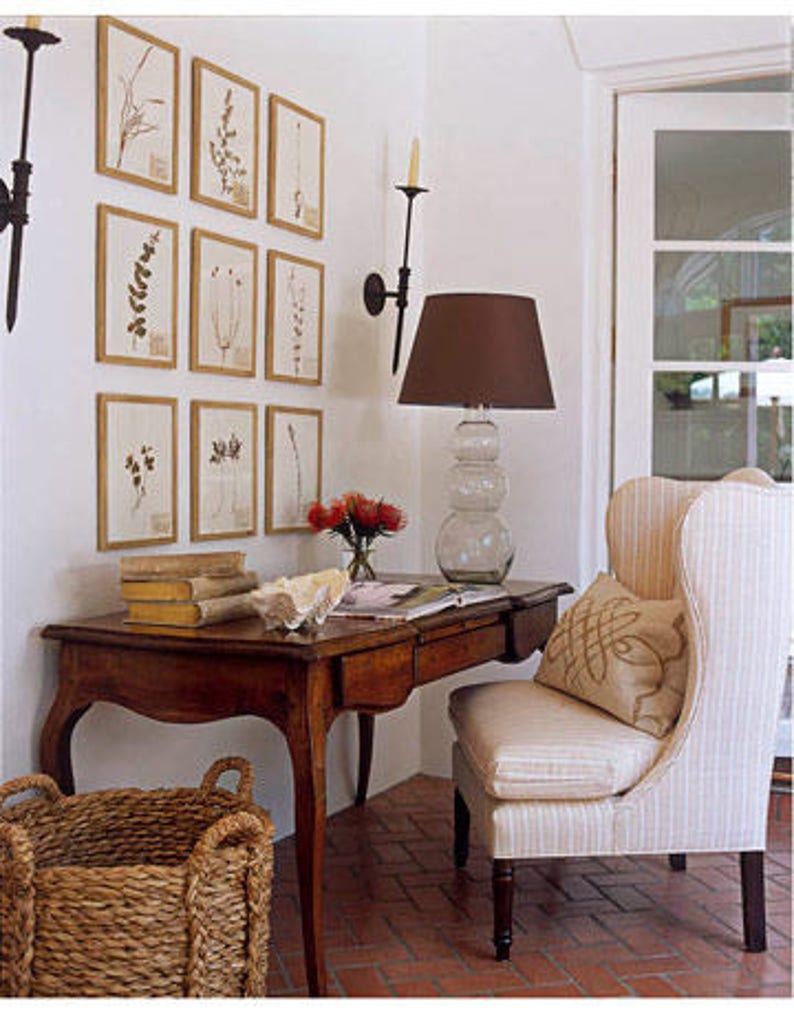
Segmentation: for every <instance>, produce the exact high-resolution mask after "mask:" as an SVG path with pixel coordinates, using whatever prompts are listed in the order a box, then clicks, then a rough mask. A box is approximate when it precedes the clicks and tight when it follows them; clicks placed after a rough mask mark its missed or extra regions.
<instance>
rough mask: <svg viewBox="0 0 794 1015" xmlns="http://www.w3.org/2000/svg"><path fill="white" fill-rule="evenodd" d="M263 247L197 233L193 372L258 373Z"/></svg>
mask: <svg viewBox="0 0 794 1015" xmlns="http://www.w3.org/2000/svg"><path fill="white" fill-rule="evenodd" d="M258 291H259V248H258V247H257V245H256V244H255V243H248V242H246V241H245V240H236V239H232V237H230V236H223V235H221V234H220V233H213V232H209V231H208V230H206V229H194V230H193V233H192V238H191V258H190V369H191V370H196V371H199V372H204V373H213V374H231V375H234V376H238V377H253V376H254V375H255V374H256V333H257V321H258Z"/></svg>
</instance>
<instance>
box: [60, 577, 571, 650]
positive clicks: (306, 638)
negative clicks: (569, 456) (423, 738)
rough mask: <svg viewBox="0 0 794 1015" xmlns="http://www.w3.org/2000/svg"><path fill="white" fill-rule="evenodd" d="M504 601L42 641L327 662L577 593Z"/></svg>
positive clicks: (90, 621) (538, 592)
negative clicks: (292, 624) (318, 620)
mask: <svg viewBox="0 0 794 1015" xmlns="http://www.w3.org/2000/svg"><path fill="white" fill-rule="evenodd" d="M384 580H388V581H401V582H411V581H416V582H439V581H442V580H443V579H440V578H439V576H437V575H413V574H411V575H405V574H400V575H387V576H384ZM503 588H504V596H500V597H499V598H497V599H492V600H487V601H485V602H481V603H474V604H472V605H470V606H462V607H454V608H449V609H445V610H441V611H439V612H438V613H434V614H431V615H429V616H424V617H419V618H415V619H414V620H411V621H404V620H380V619H372V618H366V619H365V618H361V619H359V618H352V617H329V618H328V619H327V620H326V621H325V623H324V624H322V625H320V626H319V627H314V628H309V629H307V630H299V631H278V630H267V629H266V628H265V625H264V624H263V622H262V620H261V619H260V618H259V617H246V618H244V619H241V620H232V621H227V622H225V623H221V624H211V625H207V626H206V627H170V626H164V625H163V626H161V625H152V624H128V623H126V621H125V617H126V614H125V613H124V612H118V613H111V614H107V615H105V616H100V617H89V618H85V619H80V620H73V621H65V622H62V623H54V624H48V625H47V626H46V627H45V628H44V630H43V631H42V637H44V638H51V639H55V640H60V641H73V642H81V643H90V644H106V645H115V646H119V647H129V648H139V649H145V648H153V649H158V650H160V651H162V650H171V651H177V652H179V651H182V652H213V651H218V650H222V651H224V652H231V653H235V654H241V655H249V654H253V655H263V656H264V655H267V656H271V657H272V656H277V657H286V658H300V659H321V658H325V657H328V656H333V655H340V654H343V653H346V652H353V651H359V650H363V649H367V648H374V647H376V646H379V645H389V644H395V643H397V642H400V641H406V640H409V639H414V638H421V637H422V636H423V635H427V636H431V633H432V631H433V630H434V629H440V628H446V627H449V626H451V625H456V624H463V625H468V624H471V623H474V622H476V621H477V620H478V619H480V618H485V617H487V616H493V615H494V614H498V613H501V612H503V611H504V610H517V609H520V608H525V607H530V606H536V605H538V604H540V603H543V602H547V601H549V600H556V599H557V598H558V597H559V596H561V595H566V594H568V593H569V592H571V591H572V589H571V587H570V586H569V585H568V584H566V583H565V582H542V581H534V582H533V581H508V582H505V583H504V585H503Z"/></svg>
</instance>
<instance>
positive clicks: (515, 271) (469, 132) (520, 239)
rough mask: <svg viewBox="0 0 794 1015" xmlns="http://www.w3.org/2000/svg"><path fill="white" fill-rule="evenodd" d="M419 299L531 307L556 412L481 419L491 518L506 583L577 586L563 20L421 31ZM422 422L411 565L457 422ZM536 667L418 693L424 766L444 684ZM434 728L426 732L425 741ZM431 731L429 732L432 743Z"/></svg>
mask: <svg viewBox="0 0 794 1015" xmlns="http://www.w3.org/2000/svg"><path fill="white" fill-rule="evenodd" d="M427 109H428V111H427V121H428V131H429V134H430V150H429V170H430V177H431V178H430V183H429V186H430V187H431V188H433V190H432V193H431V194H430V195H429V196H428V202H427V209H428V211H427V222H426V230H427V243H426V248H425V250H426V257H425V272H426V276H427V291H428V292H455V291H475V292H476V291H492V292H509V293H517V294H520V295H525V296H532V297H534V298H535V300H536V301H537V306H538V313H539V316H540V324H541V329H542V332H543V339H544V346H545V349H546V355H547V358H548V363H549V371H550V374H551V380H552V387H553V389H554V395H555V400H556V405H557V407H556V410H554V411H553V412H548V411H543V412H540V411H538V412H531V411H526V412H524V411H503V412H497V413H495V414H494V418H495V420H496V421H497V423H498V425H499V428H500V432H501V435H502V453H501V456H500V461H501V463H502V465H503V466H504V467H505V469H506V470H507V473H508V476H509V479H510V493H509V495H508V497H507V499H506V500H505V503H504V506H503V509H502V515H503V516H504V518H505V520H506V522H507V524H508V525H509V527H510V529H511V531H512V533H513V538H514V540H515V544H516V558H515V562H514V564H513V567H512V570H511V572H510V577H512V578H522V579H536V578H537V579H552V580H562V581H569V582H571V583H572V584H578V582H579V579H580V575H579V559H580V549H579V545H578V531H579V530H578V518H579V512H580V511H581V510H582V505H581V502H580V496H579V483H580V480H579V476H580V466H581V458H582V453H583V449H582V442H583V431H582V416H581V408H580V407H581V404H582V384H583V373H582V368H581V341H582V307H583V302H582V296H581V288H582V285H581V281H582V249H583V225H582V178H583V139H582V138H583V129H584V125H583V91H582V75H581V72H580V71H579V70H578V69H577V67H576V65H575V63H574V60H573V58H572V55H571V50H570V47H569V44H568V40H567V38H566V35H565V30H564V26H563V23H562V20H561V19H560V18H555V17H527V18H489V19H478V18H438V19H435V20H433V21H431V24H430V28H429V32H428V107H427ZM414 411H415V412H417V413H421V414H422V421H423V423H422V425H423V430H422V503H423V511H422V515H423V520H424V522H425V525H424V526H423V529H422V538H423V553H424V563H425V564H426V565H429V564H430V563H431V562H432V560H433V552H432V543H433V539H434V536H435V532H436V531H437V529H438V526H439V524H440V521H441V519H442V518H443V516H444V515H445V513H446V511H447V506H446V494H445V488H444V484H443V482H442V481H441V476H440V472H439V463H440V461H443V462H444V463H445V465H446V464H451V462H452V459H451V457H450V456H449V455H448V454H447V453H446V451H445V446H446V443H447V441H448V439H449V437H450V435H451V431H452V428H453V427H454V426H455V424H456V423H457V422H458V419H459V418H460V413H459V412H458V411H456V410H452V409H439V410H430V409H417V410H414ZM535 665H536V661H535V659H531V660H530V661H529V662H528V663H525V664H519V665H517V666H515V667H510V668H507V669H506V668H505V667H504V666H500V665H499V664H493V665H489V666H484V667H480V668H479V669H478V670H475V671H469V672H467V673H466V674H465V675H464V676H461V677H456V678H454V680H453V681H445V682H443V683H439V684H435V685H431V686H429V687H427V688H425V689H423V691H422V725H423V732H424V735H423V740H422V743H423V768H424V770H425V771H428V772H435V773H438V774H447V773H448V771H449V743H450V740H451V734H450V730H449V723H448V721H447V720H446V699H447V696H448V694H449V691H450V689H451V687H452V686H454V685H455V684H457V683H469V682H472V681H473V680H478V679H507V678H512V677H519V676H526V675H528V674H529V673H531V672H533V671H534V667H535ZM434 731H436V732H435V733H434ZM439 731H440V733H439Z"/></svg>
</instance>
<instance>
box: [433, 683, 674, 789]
mask: <svg viewBox="0 0 794 1015" xmlns="http://www.w3.org/2000/svg"><path fill="white" fill-rule="evenodd" d="M449 715H450V718H451V720H452V724H453V726H454V727H455V732H456V733H457V737H458V743H459V745H460V747H461V749H462V751H463V752H464V754H465V756H466V759H467V761H468V762H469V764H470V766H471V768H472V769H473V771H474V772H475V773H477V776H478V778H479V779H480V781H481V783H482V785H483V788H484V789H485V791H486V792H487V793H489V794H490V795H491V796H494V797H497V798H499V799H501V800H522V799H523V800H532V799H536V800H594V799H600V798H602V797H606V796H613V795H614V794H616V793H621V792H623V791H624V790H627V789H629V788H630V787H631V786H633V785H634V784H635V783H636V782H637V781H638V780H639V779H640V778H641V777H642V776H643V775H644V774H645V772H647V771H648V769H649V768H650V767H651V765H652V764H653V763H654V761H655V760H656V758H657V757H658V755H659V753H660V751H661V750H662V748H663V746H664V742H663V741H660V740H657V739H656V738H655V737H652V736H649V735H648V734H647V733H643V732H642V731H641V730H637V729H634V728H632V727H631V726H627V725H626V724H625V723H622V722H619V721H618V720H617V719H613V718H612V716H610V715H607V714H606V713H605V712H602V711H601V710H600V709H596V708H593V707H592V706H590V705H586V704H584V702H581V701H577V700H576V698H571V697H569V696H568V695H567V694H561V693H560V692H559V691H554V690H552V689H551V688H548V687H543V686H541V685H540V684H537V683H535V682H534V681H531V680H507V681H500V682H498V683H490V684H473V685H470V686H468V687H459V688H458V689H457V690H456V691H453V693H452V694H451V695H450V699H449Z"/></svg>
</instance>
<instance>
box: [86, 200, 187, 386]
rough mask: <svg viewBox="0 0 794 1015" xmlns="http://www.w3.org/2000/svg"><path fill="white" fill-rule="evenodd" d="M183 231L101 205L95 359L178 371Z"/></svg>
mask: <svg viewBox="0 0 794 1015" xmlns="http://www.w3.org/2000/svg"><path fill="white" fill-rule="evenodd" d="M178 256H179V226H178V224H177V223H176V222H171V221H169V220H168V219H160V218H154V217H153V216H151V215H141V214H139V213H138V212H134V211H129V210H128V209H126V208H117V207H115V206H113V205H109V204H100V205H97V261H96V358H97V360H98V361H99V362H101V363H122V364H126V365H128V366H143V367H161V368H165V369H172V368H174V367H175V366H176V347H177V314H178V302H177V280H178Z"/></svg>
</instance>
